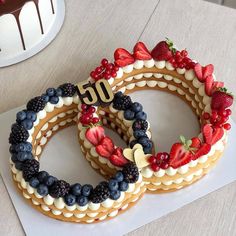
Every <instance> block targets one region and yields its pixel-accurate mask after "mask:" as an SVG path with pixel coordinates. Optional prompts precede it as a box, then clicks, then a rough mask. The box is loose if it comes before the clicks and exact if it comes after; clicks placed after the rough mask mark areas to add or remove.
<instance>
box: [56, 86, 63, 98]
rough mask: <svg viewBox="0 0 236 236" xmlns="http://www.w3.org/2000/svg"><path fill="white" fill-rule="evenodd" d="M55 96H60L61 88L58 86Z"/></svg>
mask: <svg viewBox="0 0 236 236" xmlns="http://www.w3.org/2000/svg"><path fill="white" fill-rule="evenodd" d="M56 96H58V97H61V96H62V90H61V89H60V88H57V89H56Z"/></svg>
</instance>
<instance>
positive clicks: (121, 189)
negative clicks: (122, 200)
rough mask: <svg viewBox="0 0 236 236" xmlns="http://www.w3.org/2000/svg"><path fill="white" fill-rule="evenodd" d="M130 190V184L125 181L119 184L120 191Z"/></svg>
mask: <svg viewBox="0 0 236 236" xmlns="http://www.w3.org/2000/svg"><path fill="white" fill-rule="evenodd" d="M128 188H129V184H128V183H127V182H125V181H122V182H120V183H119V190H120V191H126V190H127V189H128Z"/></svg>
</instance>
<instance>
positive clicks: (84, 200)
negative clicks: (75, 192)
mask: <svg viewBox="0 0 236 236" xmlns="http://www.w3.org/2000/svg"><path fill="white" fill-rule="evenodd" d="M76 201H77V203H78V205H79V206H85V205H86V204H87V203H88V198H87V197H85V196H79V197H78V198H77V200H76Z"/></svg>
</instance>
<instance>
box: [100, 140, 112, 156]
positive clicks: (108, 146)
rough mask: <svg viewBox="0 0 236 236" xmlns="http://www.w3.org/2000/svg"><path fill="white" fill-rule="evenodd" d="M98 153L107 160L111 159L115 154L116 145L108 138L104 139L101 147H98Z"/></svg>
mask: <svg viewBox="0 0 236 236" xmlns="http://www.w3.org/2000/svg"><path fill="white" fill-rule="evenodd" d="M96 151H97V153H98V154H99V155H100V156H102V157H105V158H109V157H110V156H111V155H112V153H113V152H114V144H113V142H112V140H111V139H110V138H108V137H104V138H103V139H102V140H101V142H100V143H99V145H97V146H96Z"/></svg>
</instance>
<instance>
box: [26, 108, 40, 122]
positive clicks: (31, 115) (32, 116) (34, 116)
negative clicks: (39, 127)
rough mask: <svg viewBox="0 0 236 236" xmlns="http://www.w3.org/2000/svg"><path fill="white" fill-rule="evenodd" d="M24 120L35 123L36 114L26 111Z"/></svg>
mask: <svg viewBox="0 0 236 236" xmlns="http://www.w3.org/2000/svg"><path fill="white" fill-rule="evenodd" d="M26 119H27V120H31V121H32V122H35V121H36V120H37V114H36V113H35V112H34V111H26Z"/></svg>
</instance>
